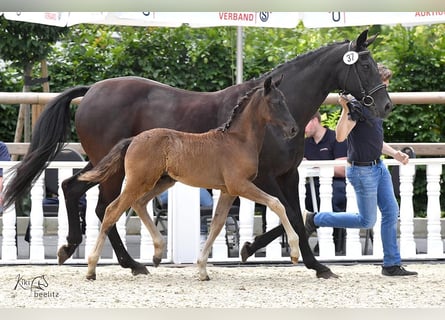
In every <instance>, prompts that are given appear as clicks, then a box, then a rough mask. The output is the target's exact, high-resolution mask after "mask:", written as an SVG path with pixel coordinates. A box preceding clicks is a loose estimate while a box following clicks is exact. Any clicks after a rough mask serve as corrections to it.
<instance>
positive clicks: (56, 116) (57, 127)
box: [4, 86, 90, 208]
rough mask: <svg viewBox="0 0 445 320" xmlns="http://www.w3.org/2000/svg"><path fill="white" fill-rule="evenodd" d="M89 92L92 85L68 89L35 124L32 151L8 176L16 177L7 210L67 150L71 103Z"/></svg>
mask: <svg viewBox="0 0 445 320" xmlns="http://www.w3.org/2000/svg"><path fill="white" fill-rule="evenodd" d="M89 89H90V86H77V87H74V88H71V89H68V90H65V91H64V92H62V93H61V94H60V95H58V96H57V97H56V98H54V99H52V100H51V101H50V102H49V103H48V105H47V107H46V109H45V110H44V111H43V112H42V114H41V115H40V117H39V119H38V120H37V122H36V124H35V127H34V129H33V134H32V139H31V144H30V146H29V149H28V152H27V153H26V155H25V157H24V158H23V160H22V161H21V162H20V163H19V164H17V165H16V166H14V167H13V168H12V171H11V172H10V173H8V175H13V177H12V178H11V180H10V181H9V183H8V184H7V185H6V188H5V192H4V206H5V208H6V207H9V206H10V205H11V204H13V203H14V202H15V201H16V200H18V199H21V198H23V197H24V196H25V195H26V194H27V193H28V192H29V191H30V189H31V185H32V184H33V183H34V182H35V181H36V180H37V178H38V177H39V176H40V174H41V173H42V172H43V170H45V169H46V167H47V166H48V161H52V160H53V159H54V157H55V156H56V154H57V153H58V152H59V151H60V150H61V149H63V147H64V145H65V143H66V138H67V135H68V133H69V128H70V120H71V114H70V104H71V100H73V99H74V98H77V97H81V96H84V95H85V93H86V92H87V91H88V90H89Z"/></svg>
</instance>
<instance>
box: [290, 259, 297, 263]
mask: <svg viewBox="0 0 445 320" xmlns="http://www.w3.org/2000/svg"><path fill="white" fill-rule="evenodd" d="M290 261H292V263H293V264H298V257H291V258H290Z"/></svg>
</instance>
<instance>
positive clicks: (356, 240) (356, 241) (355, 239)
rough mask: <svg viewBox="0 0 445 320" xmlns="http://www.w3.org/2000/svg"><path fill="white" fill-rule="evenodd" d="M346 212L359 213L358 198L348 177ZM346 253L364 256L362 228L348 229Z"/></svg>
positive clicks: (350, 255)
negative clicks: (361, 238)
mask: <svg viewBox="0 0 445 320" xmlns="http://www.w3.org/2000/svg"><path fill="white" fill-rule="evenodd" d="M346 212H356V213H358V206H357V198H356V196H355V191H354V187H353V186H352V184H351V182H350V181H349V180H348V179H346ZM365 254H366V252H365ZM346 255H347V256H348V257H354V258H357V257H361V256H362V244H361V242H360V229H358V228H347V229H346Z"/></svg>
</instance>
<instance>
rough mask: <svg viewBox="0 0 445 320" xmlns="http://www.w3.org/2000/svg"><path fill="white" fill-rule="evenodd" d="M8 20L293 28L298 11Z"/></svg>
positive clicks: (18, 15) (20, 17) (48, 15)
mask: <svg viewBox="0 0 445 320" xmlns="http://www.w3.org/2000/svg"><path fill="white" fill-rule="evenodd" d="M4 15H5V18H6V19H10V20H16V21H24V22H33V23H40V24H47V25H53V26H59V27H64V26H72V25H75V24H79V23H93V24H106V25H129V26H164V27H178V26H181V25H182V24H187V25H189V26H191V27H216V26H241V27H275V28H293V27H295V26H296V25H297V24H298V21H299V16H300V15H299V13H298V12H5V13H4Z"/></svg>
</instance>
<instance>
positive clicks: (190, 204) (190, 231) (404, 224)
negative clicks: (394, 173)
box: [0, 158, 445, 264]
mask: <svg viewBox="0 0 445 320" xmlns="http://www.w3.org/2000/svg"><path fill="white" fill-rule="evenodd" d="M385 163H386V164H387V165H388V166H394V165H398V163H397V162H396V161H395V160H385ZM14 164H16V162H0V167H3V168H5V170H8V169H9V168H10V167H11V166H12V165H14ZM344 164H345V162H344V161H335V160H332V161H303V163H302V164H301V165H300V167H299V172H300V177H301V179H300V186H299V190H300V193H299V195H296V196H298V197H299V200H300V204H301V207H302V208H304V197H305V194H304V190H305V188H304V183H305V178H306V177H307V176H310V175H313V174H314V169H313V168H314V167H316V168H318V169H317V170H318V171H317V174H318V175H319V176H320V199H321V208H330V206H331V197H332V187H331V183H332V175H333V167H334V166H335V165H344ZM444 164H445V159H444V158H424V159H411V160H410V163H409V164H408V165H405V166H400V197H401V203H400V209H401V210H400V219H399V241H400V248H401V256H402V258H403V259H410V260H425V259H426V260H431V259H444V258H445V254H444V240H443V238H444V233H445V230H444V227H443V226H442V221H441V208H440V175H441V174H442V172H443V166H444ZM83 165H84V163H81V162H68V161H63V162H52V163H51V164H50V165H49V168H57V169H58V171H59V177H60V178H59V179H60V180H63V179H65V178H66V177H69V176H71V174H72V169H73V168H79V167H82V166H83ZM418 166H426V174H427V179H426V183H427V185H426V190H427V198H428V200H427V217H426V218H424V219H422V222H424V224H423V230H422V231H421V233H423V234H424V235H425V236H424V237H421V238H418V237H417V235H416V234H415V225H414V224H415V219H414V209H413V180H414V175H415V170H416V167H418ZM5 178H6V181H5V184H7V183H8V176H7V174H6V175H5ZM43 189H44V188H43V176H41V177H40V178H39V179H38V180H37V182H36V183H35V184H34V186H33V188H32V190H31V214H30V221H31V242H30V244H29V256H27V257H24V258H23V257H22V258H21V257H18V256H17V250H18V248H17V243H16V235H17V230H16V218H17V217H16V211H15V208H14V207H13V206H12V207H10V208H8V209H7V210H5V212H4V213H3V217H2V219H1V221H2V227H1V232H2V233H1V259H0V264H23V263H50V264H51V263H54V264H55V263H57V261H56V258H55V256H52V257H48V256H49V248H48V246H47V243H48V235H47V234H46V232H45V228H46V227H45V225H46V224H47V222H48V220H49V219H56V220H57V226H56V233H55V234H53V235H52V237H53V238H56V242H57V247H60V245H62V244H64V243H65V238H66V235H67V228H68V225H67V213H66V208H65V206H59V212H58V214H57V218H48V217H45V216H44V213H43V210H42V200H43V197H44V192H43ZM171 190H172V192H169V205H168V209H169V211H168V214H167V225H168V226H167V235H166V241H167V249H166V253H165V255H164V258H163V260H162V262H163V263H194V262H196V259H197V257H198V253H199V250H200V245H201V244H200V209H199V200H198V199H199V189H197V188H192V187H188V186H185V185H182V184H180V183H178V184H176V185H175V186H174V187H173V188H172V189H171ZM59 194H60V199H59V201H60V203H64V198H63V192H62V191H61V190H59ZM97 197H98V188H97V187H95V188H92V189H90V190H89V191H88V192H87V212H86V232H85V239H84V244H83V247H82V248H83V249H82V250H81V251H82V252H80V253H78V254H77V255H76V256H75V257H73V258H71V259H69V260H68V261H67V263H76V264H79V263H80V264H85V263H86V257H85V253H86V254H88V253H89V252H90V251H91V249H92V247H93V246H94V243H95V240H96V237H97V234H98V226H99V221H98V219H97V217H96V215H95V204H96V202H97ZM214 197H215V200H217V197H218V192H215V193H214ZM347 200H348V208H347V210H348V211H352V212H354V211H356V210H357V208H356V201H355V195H354V191H353V188H352V187H351V186H350V185H349V184H348V185H347ZM215 204H216V201H215ZM148 209H149V212H150V214H151V215H153V211H152V207H151V204H149V205H148ZM378 216H379V217H378V220H377V223H376V225H375V227H374V238H373V242H372V252H365V251H364V238H363V231H360V230H358V229H347V240H346V255H344V256H338V255H336V254H335V249H334V244H333V239H332V228H319V230H318V232H317V236H318V239H317V238H316V237H312V238H311V243H312V244H313V243H314V242H316V241H317V240H318V243H319V248H320V250H319V257H318V259H319V260H320V261H360V260H380V259H382V256H383V249H382V245H381V238H380V213H379V214H378ZM266 217H267V228H268V229H270V228H274V227H275V226H276V225H278V223H279V222H278V219H277V218H276V216H275V214H273V213H271V212H269V210H267V212H266ZM127 221H128V220H127V219H126V217H125V216H123V217H122V218H121V219H120V220H119V222H118V223H117V228H118V231H119V233H120V234H121V236H122V238H123V239H124V243H125V240H128V239H129V236H130V234H129V232H128V231H129V225H128V224H127ZM257 221H258V219H256V218H255V213H254V204H253V203H251V202H250V201H248V200H246V199H241V206H240V212H239V221H238V222H239V243H241V244H243V243H244V242H245V241H252V240H253V237H254V236H255V223H257ZM185 226H186V227H185ZM225 232H226V231H225V229H223V230H222V232H221V233H220V235H219V237H218V238H217V239H216V241H215V243H214V246H213V248H212V255H211V258H210V259H209V261H210V262H239V261H240V257H239V254H238V251H236V252H234V251H233V250H231V248H230V247H228V244H227V242H226V238H225ZM132 236H133V237H136V239H137V240H136V242H133V243H131V244H130V243H129V242H128V241H127V242H126V243H127V247H128V248H129V249H130V247H131V249H132V250H133V251H132V252H134V255H133V256H134V257H135V258H136V259H137V260H139V261H140V262H143V263H151V257H152V256H153V244H152V240H151V238H150V236H149V234H148V232H147V231H146V230H145V228H144V227H142V229H141V228H140V225H138V226H137V231H136V235H132ZM282 242H283V239H282V238H277V239H276V240H275V241H273V242H272V243H270V244H269V245H268V246H267V247H266V249H265V251H262V252H259V253H258V254H257V255H256V256H253V257H251V258H250V259H249V261H253V262H269V261H271V262H278V261H283V262H288V261H289V257H288V253H287V252H286V250H285V249H283V246H282V244H283V243H282ZM236 249H237V250H239V247H238V248H236ZM101 262H102V263H117V260H116V259H115V258H114V255H113V256H102V258H101Z"/></svg>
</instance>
